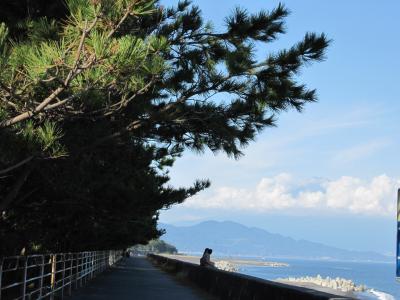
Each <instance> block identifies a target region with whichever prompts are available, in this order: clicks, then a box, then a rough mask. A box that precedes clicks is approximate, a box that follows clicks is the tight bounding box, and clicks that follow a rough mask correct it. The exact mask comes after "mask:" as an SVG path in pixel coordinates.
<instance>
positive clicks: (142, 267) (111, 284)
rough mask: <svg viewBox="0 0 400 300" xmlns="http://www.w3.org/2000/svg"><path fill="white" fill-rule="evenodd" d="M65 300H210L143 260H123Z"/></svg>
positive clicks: (137, 258)
mask: <svg viewBox="0 0 400 300" xmlns="http://www.w3.org/2000/svg"><path fill="white" fill-rule="evenodd" d="M66 299H68V300H111V299H113V300H125V299H126V300H128V299H129V300H135V299H138V300H146V299H149V300H158V299H160V300H172V299H173V300H180V299H182V300H200V299H206V300H208V299H209V300H213V299H215V298H213V297H211V296H209V295H208V294H206V293H204V292H203V291H201V290H199V289H198V288H196V287H193V286H189V285H186V284H184V283H182V282H180V281H178V280H176V279H175V278H174V277H172V276H171V275H169V274H167V273H165V272H163V271H161V270H159V269H157V268H155V267H154V266H153V265H152V264H151V263H150V262H149V261H148V260H147V259H146V258H144V257H131V258H125V259H123V260H122V261H120V262H119V263H118V264H117V265H116V266H115V267H113V268H112V269H111V270H109V271H107V272H105V273H103V274H101V275H99V276H98V277H97V278H95V279H93V280H92V281H90V282H89V283H88V285H87V286H85V287H83V288H80V289H78V290H76V291H74V292H73V293H72V296H71V297H67V298H66Z"/></svg>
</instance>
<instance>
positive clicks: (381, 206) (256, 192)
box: [183, 173, 400, 216]
mask: <svg viewBox="0 0 400 300" xmlns="http://www.w3.org/2000/svg"><path fill="white" fill-rule="evenodd" d="M399 187H400V180H399V179H396V178H390V177H388V176H386V175H380V176H377V177H374V178H372V179H371V180H369V181H365V180H362V179H360V178H355V177H350V176H343V177H340V178H339V179H336V180H322V179H318V180H315V179H314V180H308V181H300V180H298V179H297V178H295V177H294V176H292V175H290V174H287V173H283V174H280V175H277V176H275V177H266V178H262V179H261V180H260V182H259V183H258V184H257V185H256V186H255V187H254V188H253V189H240V188H234V187H221V188H218V189H216V190H215V192H214V194H213V195H212V196H210V197H204V198H203V197H202V196H201V195H200V196H195V197H192V198H190V199H188V200H187V201H186V202H185V203H184V204H183V205H184V206H185V207H187V208H201V209H223V210H234V211H240V210H243V211H253V212H267V211H283V210H284V211H287V212H296V211H300V210H307V211H309V212H315V213H318V212H321V211H323V212H335V213H338V212H339V213H353V214H367V215H387V216H395V213H396V194H397V193H396V191H397V188H399Z"/></svg>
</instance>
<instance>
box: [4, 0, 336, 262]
mask: <svg viewBox="0 0 400 300" xmlns="http://www.w3.org/2000/svg"><path fill="white" fill-rule="evenodd" d="M40 3H41V1H38V2H37V3H36V5H39V4H40ZM6 4H7V2H5V4H4V5H6ZM0 11H2V12H3V13H2V14H0V17H1V18H2V20H1V21H2V22H3V23H2V24H1V25H0V67H1V69H2V72H1V73H0V140H1V143H0V211H1V212H2V213H1V216H0V241H1V242H0V253H8V254H10V253H12V252H18V251H19V250H21V249H22V248H25V249H28V250H29V251H35V250H36V251H78V250H91V249H105V248H116V247H121V248H122V247H127V246H129V245H133V244H135V243H140V242H146V241H148V240H150V239H151V238H155V237H158V236H159V235H160V234H161V233H162V231H159V230H157V228H156V223H157V216H158V211H159V210H160V209H166V208H168V207H170V206H171V205H173V204H176V203H181V202H183V201H184V200H185V199H186V198H188V197H190V196H192V195H194V194H196V193H197V192H199V191H201V190H203V189H204V188H206V187H208V186H209V182H208V181H207V180H199V181H197V182H195V183H194V184H193V186H192V187H190V188H174V187H171V186H169V185H168V181H169V177H168V169H169V167H171V166H172V165H173V162H174V161H175V160H176V159H177V158H178V157H180V156H181V155H182V154H183V152H184V151H185V150H186V149H188V150H193V151H196V152H202V151H204V150H205V149H210V150H211V151H214V152H223V153H226V154H227V155H229V156H233V157H235V158H238V157H239V156H240V155H241V154H242V152H241V149H242V148H243V147H244V146H246V145H247V144H248V143H249V142H251V141H252V140H254V138H255V137H256V135H257V134H258V133H259V132H260V131H262V130H263V129H265V128H266V127H269V126H274V124H275V120H276V118H277V116H278V114H279V113H280V112H282V111H285V110H288V109H296V110H298V111H301V110H302V109H303V107H304V105H305V104H306V103H308V102H314V101H315V100H316V93H315V90H313V89H309V88H307V87H306V86H305V85H304V84H302V83H299V82H298V80H299V72H300V70H301V69H302V67H303V66H304V65H307V64H309V63H311V62H315V61H321V60H323V59H324V54H325V51H326V48H327V47H328V44H329V40H328V39H327V38H326V36H325V35H324V34H315V33H306V34H305V36H304V38H303V39H302V40H301V41H299V42H298V43H297V44H295V45H293V46H292V47H290V48H288V49H283V50H281V51H277V52H271V53H268V54H266V55H265V57H264V58H263V59H257V58H256V55H255V51H256V46H255V45H256V43H263V44H269V43H272V42H273V41H275V40H276V39H278V37H279V35H280V34H283V33H284V32H285V23H284V21H285V18H286V17H287V15H288V10H287V9H286V8H285V6H283V5H279V6H278V7H276V8H275V9H273V10H270V11H260V12H259V13H256V14H250V13H248V12H247V11H246V10H244V9H240V8H237V9H236V10H235V11H233V13H232V15H231V16H228V17H227V18H226V22H225V23H226V24H225V30H223V31H217V30H215V29H214V28H213V25H212V24H211V23H210V22H206V21H205V20H204V19H203V17H202V14H201V10H200V9H199V8H198V7H197V6H195V5H192V4H191V3H190V1H181V2H179V3H178V5H177V6H176V7H170V8H166V7H163V6H161V5H160V3H158V2H157V1H147V0H115V1H111V0H68V1H66V2H65V3H64V2H63V1H55V4H53V6H52V7H51V8H48V9H47V10H43V11H42V10H40V9H38V10H34V11H36V12H37V13H36V14H32V13H30V7H29V5H28V7H27V11H25V13H23V14H21V15H22V16H23V17H22V18H21V17H18V14H13V13H12V12H13V10H10V13H9V14H6V15H3V14H4V10H1V9H0ZM3 241H6V242H3Z"/></svg>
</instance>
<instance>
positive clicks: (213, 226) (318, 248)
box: [160, 221, 392, 261]
mask: <svg viewBox="0 0 400 300" xmlns="http://www.w3.org/2000/svg"><path fill="white" fill-rule="evenodd" d="M160 227H161V228H164V229H166V234H165V235H164V236H163V239H164V240H165V241H167V242H168V243H171V244H173V245H175V246H176V247H177V248H178V249H179V251H180V252H183V253H185V252H190V253H200V252H202V251H203V249H204V248H205V247H209V248H212V249H213V250H214V253H215V254H216V255H232V256H236V255H237V256H262V257H275V258H301V259H337V260H351V261H391V260H392V258H391V257H387V256H385V255H382V254H379V253H375V252H359V251H350V250H344V249H339V248H335V247H332V246H327V245H324V244H320V243H315V242H310V241H306V240H295V239H293V238H290V237H285V236H282V235H279V234H273V233H270V232H268V231H266V230H263V229H260V228H254V227H252V228H250V227H246V226H244V225H241V224H239V223H234V222H216V221H207V222H202V223H200V224H197V225H193V226H185V227H177V226H172V225H168V224H160Z"/></svg>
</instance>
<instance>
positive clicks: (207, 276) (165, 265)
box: [148, 254, 353, 300]
mask: <svg viewBox="0 0 400 300" xmlns="http://www.w3.org/2000/svg"><path fill="white" fill-rule="evenodd" d="M148 258H149V259H150V261H152V262H153V263H154V264H155V265H156V266H158V267H160V268H161V269H163V270H165V271H167V272H169V273H172V274H175V275H176V276H178V277H180V278H183V279H185V280H189V281H190V282H192V283H194V284H196V285H197V286H199V287H201V288H202V289H204V290H205V291H207V292H208V293H210V294H212V295H214V296H217V297H219V299H227V300H228V299H229V300H239V299H240V300H261V299H263V300H264V299H268V300H275V299H276V300H286V299H293V300H303V299H304V300H306V299H315V300H316V299H320V300H328V299H331V300H333V299H353V298H346V297H343V296H338V295H333V294H328V293H324V292H320V291H316V290H312V289H308V288H302V287H296V286H291V285H287V284H283V283H278V282H273V281H268V280H264V279H260V278H257V277H253V276H247V275H243V274H238V273H231V272H226V271H222V270H218V269H212V268H206V267H200V266H198V265H195V264H192V263H188V262H183V261H179V260H175V259H171V258H167V257H164V256H159V255H154V254H149V255H148Z"/></svg>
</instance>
